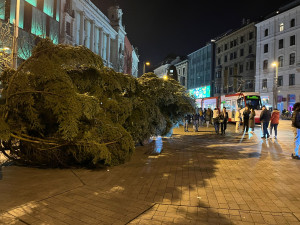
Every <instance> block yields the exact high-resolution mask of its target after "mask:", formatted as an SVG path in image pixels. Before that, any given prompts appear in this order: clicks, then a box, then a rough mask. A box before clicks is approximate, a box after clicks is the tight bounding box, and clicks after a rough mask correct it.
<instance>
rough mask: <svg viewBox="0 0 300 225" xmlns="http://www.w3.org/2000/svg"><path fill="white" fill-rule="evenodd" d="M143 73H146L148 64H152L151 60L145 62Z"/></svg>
mask: <svg viewBox="0 0 300 225" xmlns="http://www.w3.org/2000/svg"><path fill="white" fill-rule="evenodd" d="M143 66H144V67H143V74H145V72H146V66H150V62H144V65H143Z"/></svg>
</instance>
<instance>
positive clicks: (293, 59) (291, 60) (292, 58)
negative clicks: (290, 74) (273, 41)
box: [263, 53, 296, 70]
mask: <svg viewBox="0 0 300 225" xmlns="http://www.w3.org/2000/svg"><path fill="white" fill-rule="evenodd" d="M283 62H284V60H283V56H279V57H278V67H283V64H284V63H283ZM295 62H296V54H295V53H291V54H290V57H289V65H290V66H292V65H294V64H295ZM268 67H269V61H268V60H264V62H263V69H264V70H267V69H268Z"/></svg>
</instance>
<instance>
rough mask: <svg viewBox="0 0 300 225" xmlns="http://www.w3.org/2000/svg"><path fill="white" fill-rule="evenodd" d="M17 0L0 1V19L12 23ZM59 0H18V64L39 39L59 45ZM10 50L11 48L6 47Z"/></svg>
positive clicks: (29, 53) (29, 54)
mask: <svg viewBox="0 0 300 225" xmlns="http://www.w3.org/2000/svg"><path fill="white" fill-rule="evenodd" d="M16 3H17V0H1V1H0V19H1V20H2V22H3V23H5V22H7V21H9V22H10V23H11V24H12V23H13V21H14V19H15V17H16ZM59 22H60V0H20V13H19V38H18V42H19V44H18V64H20V63H21V62H22V60H25V59H27V58H28V57H30V56H31V50H32V48H33V47H34V45H35V44H36V43H37V42H38V41H39V40H40V38H45V37H49V38H50V39H51V40H52V41H53V43H55V44H58V43H59ZM7 47H9V48H12V46H7Z"/></svg>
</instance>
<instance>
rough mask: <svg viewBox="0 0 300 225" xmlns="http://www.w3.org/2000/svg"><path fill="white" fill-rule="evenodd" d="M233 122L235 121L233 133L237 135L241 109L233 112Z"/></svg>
mask: <svg viewBox="0 0 300 225" xmlns="http://www.w3.org/2000/svg"><path fill="white" fill-rule="evenodd" d="M234 120H235V132H236V133H238V132H239V130H240V123H241V108H240V107H239V108H238V109H237V111H236V112H235V116H234Z"/></svg>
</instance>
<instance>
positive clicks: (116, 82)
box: [0, 39, 192, 167]
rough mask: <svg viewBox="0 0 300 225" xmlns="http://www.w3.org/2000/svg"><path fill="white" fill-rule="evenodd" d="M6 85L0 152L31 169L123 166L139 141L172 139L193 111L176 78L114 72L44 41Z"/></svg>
mask: <svg viewBox="0 0 300 225" xmlns="http://www.w3.org/2000/svg"><path fill="white" fill-rule="evenodd" d="M1 82H2V84H3V87H4V89H3V91H2V97H1V99H0V100H1V102H0V103H1V104H0V139H1V140H2V141H1V142H2V144H1V148H2V150H3V151H5V150H8V149H9V150H11V151H10V157H12V158H13V159H14V160H17V161H21V162H22V163H26V164H30V165H39V166H40V165H45V166H53V167H56V166H74V165H85V166H91V165H99V164H101V165H103V164H105V165H117V164H120V163H124V162H125V161H126V160H129V159H130V156H131V155H132V153H133V151H134V145H135V143H138V142H142V141H143V140H145V139H147V138H149V137H150V136H153V135H164V134H166V133H168V132H169V130H170V128H171V127H172V124H174V123H176V122H178V121H179V120H180V119H181V118H182V117H183V115H184V114H185V113H187V112H191V111H192V104H191V99H190V98H189V97H188V96H187V95H186V94H185V90H184V88H183V87H182V86H181V85H179V83H178V82H176V81H174V80H167V81H165V80H163V79H159V78H158V77H157V76H155V75H154V74H151V73H150V74H145V75H143V76H142V77H141V78H139V79H136V78H133V77H132V76H130V75H125V74H121V73H117V72H115V71H113V70H112V69H109V68H106V67H104V66H103V63H102V60H101V58H100V57H99V56H97V55H95V54H94V53H93V52H91V51H90V50H89V49H87V48H85V47H83V46H79V47H72V46H66V45H54V44H52V43H51V41H49V40H47V39H45V40H43V41H41V42H40V43H39V44H38V45H37V46H36V48H35V49H34V51H33V53H32V56H31V57H30V58H29V59H28V60H27V61H25V62H24V63H23V64H22V65H21V66H20V67H19V68H18V70H17V71H14V70H12V69H7V70H5V71H4V72H3V73H2V75H1Z"/></svg>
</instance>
